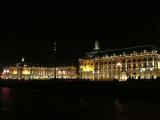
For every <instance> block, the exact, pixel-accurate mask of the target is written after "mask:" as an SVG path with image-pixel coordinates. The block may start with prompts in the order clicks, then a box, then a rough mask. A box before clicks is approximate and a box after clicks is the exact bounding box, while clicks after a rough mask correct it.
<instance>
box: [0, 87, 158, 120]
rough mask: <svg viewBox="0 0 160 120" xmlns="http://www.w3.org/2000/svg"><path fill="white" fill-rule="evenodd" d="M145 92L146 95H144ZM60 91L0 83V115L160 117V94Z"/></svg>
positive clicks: (28, 119) (79, 119) (111, 119)
mask: <svg viewBox="0 0 160 120" xmlns="http://www.w3.org/2000/svg"><path fill="white" fill-rule="evenodd" d="M159 95H160V94H159ZM142 96H143V95H142ZM142 96H141V97H138V96H136V95H135V96H133V95H131V96H129V97H124V96H121V95H117V96H111V95H108V94H106V95H95V96H94V95H93V94H92V95H90V94H89V93H88V94H85V95H83V94H70V93H58V92H54V91H53V90H52V89H48V88H46V89H38V88H37V89H25V88H10V87H0V119H2V120H8V119H9V120H12V119H21V120H33V119H34V120H35V119H45V120H51V119H56V120H59V119H63V120H66V119H70V120H83V119H88V120H151V119H158V118H160V99H159V96H151V95H148V96H147V95H145V96H144V97H142Z"/></svg>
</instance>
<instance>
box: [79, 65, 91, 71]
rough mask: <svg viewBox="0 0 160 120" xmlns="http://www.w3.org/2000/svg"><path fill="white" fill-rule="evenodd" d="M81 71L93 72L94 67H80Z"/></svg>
mask: <svg viewBox="0 0 160 120" xmlns="http://www.w3.org/2000/svg"><path fill="white" fill-rule="evenodd" d="M82 71H84V72H93V71H94V67H93V66H89V65H87V66H82Z"/></svg>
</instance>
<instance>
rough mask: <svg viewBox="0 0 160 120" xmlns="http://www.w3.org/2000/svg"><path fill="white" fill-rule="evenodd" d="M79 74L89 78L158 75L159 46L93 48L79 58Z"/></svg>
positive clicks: (121, 78)
mask: <svg viewBox="0 0 160 120" xmlns="http://www.w3.org/2000/svg"><path fill="white" fill-rule="evenodd" d="M79 64H80V65H79V66H80V67H79V75H80V77H81V78H82V79H90V80H113V79H118V80H127V79H128V78H134V79H150V78H157V77H159V76H160V54H159V48H157V47H154V46H152V45H145V46H138V47H131V48H123V49H117V50H108V51H102V50H100V48H99V44H98V41H96V42H95V49H94V50H93V51H92V52H89V53H86V55H85V57H84V58H82V59H79Z"/></svg>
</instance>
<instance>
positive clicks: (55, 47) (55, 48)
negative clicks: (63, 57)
mask: <svg viewBox="0 0 160 120" xmlns="http://www.w3.org/2000/svg"><path fill="white" fill-rule="evenodd" d="M56 52H57V44H56V42H54V55H55V58H54V59H55V63H56ZM54 68H55V72H54V78H55V79H56V75H57V73H56V64H55V66H54Z"/></svg>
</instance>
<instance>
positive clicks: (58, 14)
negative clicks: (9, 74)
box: [0, 3, 160, 64]
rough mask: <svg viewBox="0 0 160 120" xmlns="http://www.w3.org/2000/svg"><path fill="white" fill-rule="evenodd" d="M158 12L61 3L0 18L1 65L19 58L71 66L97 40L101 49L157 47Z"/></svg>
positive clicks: (150, 6)
mask: <svg viewBox="0 0 160 120" xmlns="http://www.w3.org/2000/svg"><path fill="white" fill-rule="evenodd" d="M158 7H159V6H158V5H157V4H148V5H144V6H141V5H137V4H132V3H130V4H129V5H127V6H126V5H125V4H124V5H122V3H121V5H119V4H116V5H110V4H99V5H93V6H92V5H85V4H83V5H82V4H76V5H75V4H73V3H64V4H63V5H62V6H61V8H59V9H58V10H56V11H55V9H57V8H58V7H56V8H55V7H54V9H52V8H49V9H48V8H47V7H45V9H46V11H45V12H44V13H40V14H32V15H31V14H26V15H25V14H20V15H12V16H0V42H1V43H0V45H1V46H0V50H1V57H0V64H8V63H11V64H12V63H16V62H18V61H19V60H20V59H21V57H22V56H23V57H24V58H25V59H26V62H28V63H37V64H54V63H55V62H56V63H59V64H71V63H73V64H75V63H78V59H79V58H80V57H82V56H83V55H84V53H85V52H89V51H92V50H93V48H94V42H95V40H96V39H97V40H98V41H99V43H100V46H101V48H102V49H103V50H107V49H118V48H124V47H134V46H139V45H148V44H151V45H155V46H157V47H160V46H159V43H160V14H159V9H158ZM41 11H43V10H41ZM41 11H40V12H41ZM47 11H50V13H48V12H47ZM45 13H48V14H45ZM54 42H56V43H57V53H56V59H57V60H56V61H55V53H54V50H53V49H54Z"/></svg>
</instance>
